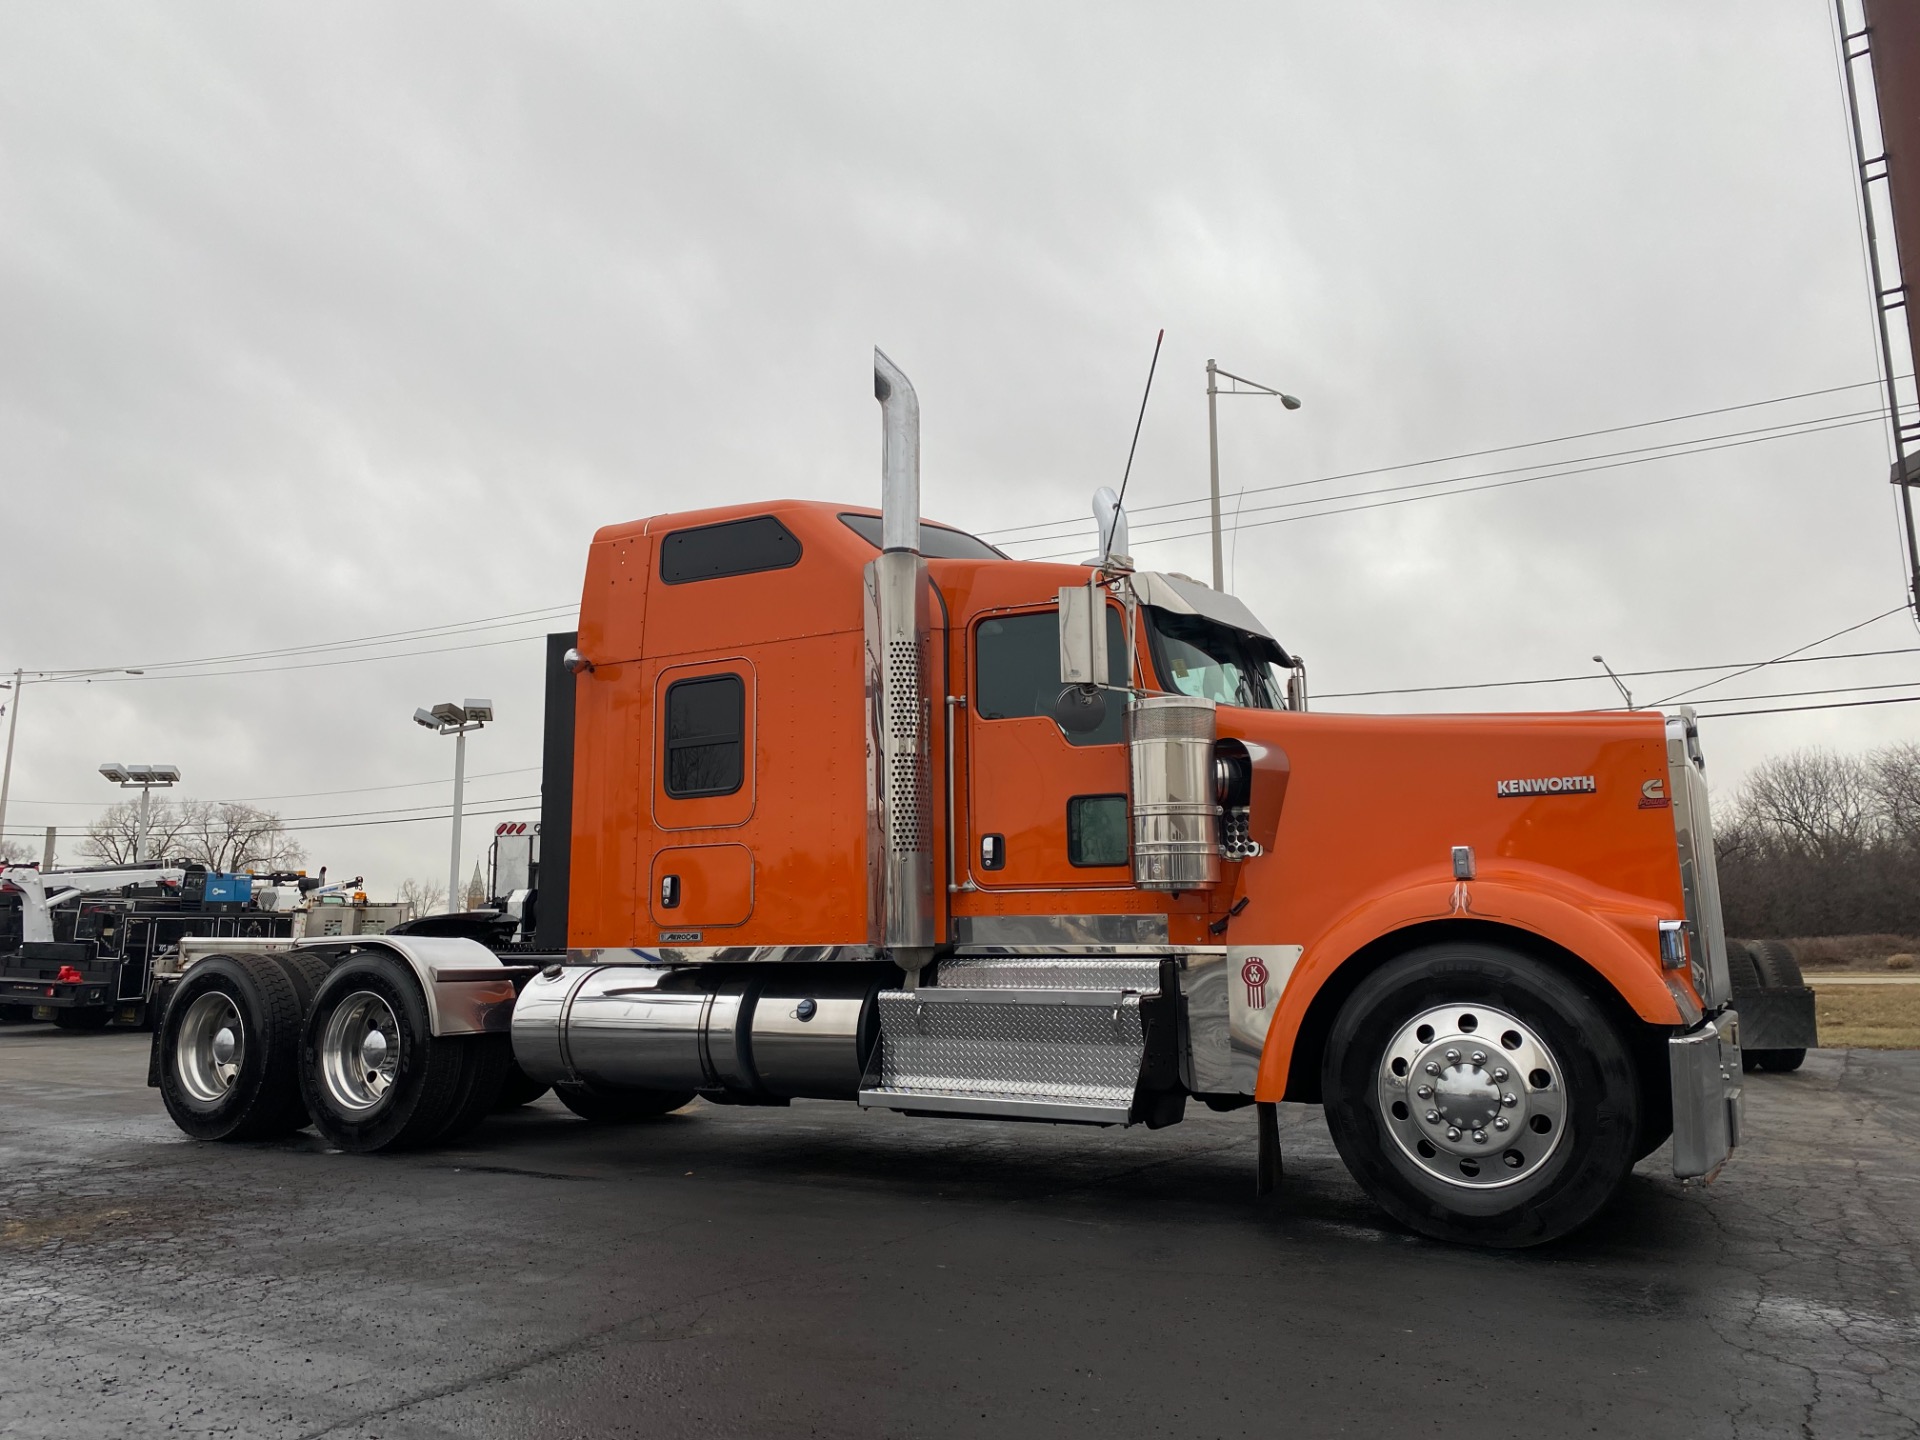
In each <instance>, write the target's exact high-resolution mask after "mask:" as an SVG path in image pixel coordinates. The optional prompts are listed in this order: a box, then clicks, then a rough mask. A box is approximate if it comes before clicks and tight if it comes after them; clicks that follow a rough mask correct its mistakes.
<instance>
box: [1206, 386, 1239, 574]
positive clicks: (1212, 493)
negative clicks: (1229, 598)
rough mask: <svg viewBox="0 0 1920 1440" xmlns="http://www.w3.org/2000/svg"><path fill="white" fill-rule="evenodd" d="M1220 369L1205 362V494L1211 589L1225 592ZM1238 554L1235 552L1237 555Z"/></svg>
mask: <svg viewBox="0 0 1920 1440" xmlns="http://www.w3.org/2000/svg"><path fill="white" fill-rule="evenodd" d="M1219 374H1220V369H1219V367H1218V366H1217V365H1215V364H1214V363H1213V361H1211V360H1209V361H1207V494H1208V496H1209V497H1210V499H1211V501H1212V504H1213V588H1214V589H1216V590H1219V591H1221V592H1223V593H1224V592H1225V590H1226V588H1227V587H1226V586H1225V585H1224V584H1222V583H1221V576H1222V571H1221V569H1220V402H1219V398H1218V397H1219V394H1220V387H1219V385H1218V384H1217V383H1215V382H1216V381H1217V379H1218V377H1219ZM1239 553H1240V552H1239V551H1237V550H1236V551H1235V552H1234V554H1235V555H1238V554H1239Z"/></svg>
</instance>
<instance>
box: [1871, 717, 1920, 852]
mask: <svg viewBox="0 0 1920 1440" xmlns="http://www.w3.org/2000/svg"><path fill="white" fill-rule="evenodd" d="M1867 765H1868V767H1869V768H1870V770H1871V771H1872V776H1873V792H1874V798H1875V800H1876V802H1877V804H1878V809H1879V818H1880V822H1881V824H1882V825H1884V826H1885V827H1886V830H1887V833H1888V835H1889V837H1890V838H1892V839H1893V840H1894V841H1896V842H1897V843H1899V844H1901V845H1903V846H1905V847H1906V848H1907V849H1909V850H1916V851H1920V745H1916V744H1914V743H1913V742H1912V741H1911V740H1909V741H1907V742H1906V743H1905V744H1902V745H1888V746H1885V747H1883V748H1881V749H1879V750H1875V751H1873V752H1872V753H1871V754H1870V755H1868V756H1867Z"/></svg>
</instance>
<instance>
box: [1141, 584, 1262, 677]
mask: <svg viewBox="0 0 1920 1440" xmlns="http://www.w3.org/2000/svg"><path fill="white" fill-rule="evenodd" d="M1133 588H1134V592H1135V593H1136V594H1137V595H1139V597H1140V603H1141V604H1143V605H1151V606H1153V607H1155V608H1156V609H1159V610H1169V611H1172V612H1173V613H1174V614H1175V615H1198V616H1201V617H1202V618H1204V619H1207V620H1212V621H1214V622H1216V623H1217V624H1221V625H1225V626H1228V627H1229V628H1231V629H1234V630H1244V631H1245V632H1246V633H1247V634H1249V635H1257V636H1258V637H1259V638H1260V639H1262V640H1265V641H1267V642H1268V643H1270V644H1271V645H1272V646H1273V648H1274V650H1275V652H1276V657H1275V658H1277V659H1278V660H1279V661H1280V663H1281V664H1282V665H1291V664H1293V660H1292V658H1291V657H1290V656H1289V655H1288V654H1287V652H1286V650H1285V648H1284V647H1282V646H1281V644H1280V642H1279V641H1278V640H1275V639H1274V638H1273V635H1272V633H1271V632H1269V631H1268V629H1267V627H1266V626H1264V625H1262V624H1261V623H1260V621H1259V620H1258V619H1257V618H1256V617H1255V615H1254V613H1253V611H1251V610H1249V609H1248V608H1247V607H1246V605H1245V604H1244V603H1242V602H1241V601H1240V600H1239V599H1238V598H1237V597H1236V596H1233V595H1223V594H1221V593H1220V592H1219V591H1218V590H1215V589H1214V588H1213V587H1212V586H1211V585H1202V584H1201V583H1200V582H1199V581H1198V580H1192V579H1189V578H1188V577H1187V576H1185V575H1170V574H1167V573H1166V572H1164V571H1159V570H1136V571H1135V572H1134V574H1133Z"/></svg>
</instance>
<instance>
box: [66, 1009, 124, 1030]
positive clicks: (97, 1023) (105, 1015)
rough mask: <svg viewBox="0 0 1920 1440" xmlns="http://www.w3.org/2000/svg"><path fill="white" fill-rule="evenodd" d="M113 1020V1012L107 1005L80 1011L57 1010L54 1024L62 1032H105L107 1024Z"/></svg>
mask: <svg viewBox="0 0 1920 1440" xmlns="http://www.w3.org/2000/svg"><path fill="white" fill-rule="evenodd" d="M112 1018H113V1011H112V1010H111V1009H109V1008H108V1007H107V1006H105V1005H89V1006H87V1007H86V1008H85V1009H79V1010H56V1011H54V1012H53V1023H54V1026H55V1027H56V1028H57V1029H61V1030H104V1029H106V1028H107V1022H108V1021H109V1020H111V1019H112Z"/></svg>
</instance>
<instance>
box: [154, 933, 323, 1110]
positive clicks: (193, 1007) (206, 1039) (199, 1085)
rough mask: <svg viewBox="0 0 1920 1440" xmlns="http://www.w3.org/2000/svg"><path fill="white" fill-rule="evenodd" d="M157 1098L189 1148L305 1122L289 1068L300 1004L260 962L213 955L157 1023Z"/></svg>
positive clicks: (282, 977)
mask: <svg viewBox="0 0 1920 1440" xmlns="http://www.w3.org/2000/svg"><path fill="white" fill-rule="evenodd" d="M159 1039H160V1098H161V1101H162V1102H163V1103H164V1104H165V1105H166V1107H167V1114H168V1115H170V1116H171V1117H172V1118H173V1123H174V1124H175V1125H177V1126H179V1127H180V1128H181V1129H182V1130H183V1131H185V1132H186V1133H187V1134H189V1135H191V1136H192V1137H193V1138H194V1139H196V1140H272V1139H278V1138H279V1137H280V1136H283V1135H291V1134H292V1133H293V1132H294V1131H296V1130H298V1129H299V1128H300V1127H301V1126H303V1125H304V1124H306V1122H307V1112H306V1107H305V1106H304V1105H302V1104H301V1103H300V1083H299V1080H298V1078H297V1076H296V1075H295V1073H294V1066H295V1063H296V1060H297V1058H298V1055H299V1050H300V999H299V996H298V995H296V994H295V993H294V989H293V986H292V984H291V983H290V982H289V981H288V979H287V977H286V972H285V971H283V970H282V969H281V968H280V966H278V965H277V964H275V963H274V962H273V961H272V960H270V959H268V958H267V957H266V956H264V955H214V956H209V957H208V958H207V959H205V960H202V961H201V962H200V963H199V964H197V965H195V966H194V967H193V968H192V969H191V970H189V971H188V972H187V974H186V977H185V978H184V979H182V980H181V981H180V983H179V985H178V987H177V988H176V989H175V990H174V992H173V997H172V999H171V1000H170V1002H169V1003H168V1005H167V1007H166V1012H165V1016H164V1018H163V1019H162V1020H161V1022H160V1037H159Z"/></svg>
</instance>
